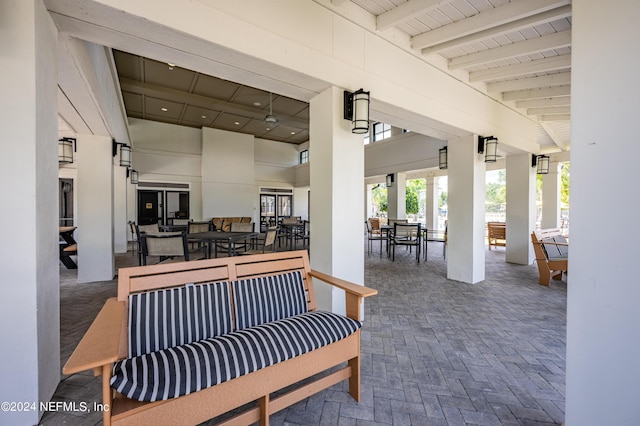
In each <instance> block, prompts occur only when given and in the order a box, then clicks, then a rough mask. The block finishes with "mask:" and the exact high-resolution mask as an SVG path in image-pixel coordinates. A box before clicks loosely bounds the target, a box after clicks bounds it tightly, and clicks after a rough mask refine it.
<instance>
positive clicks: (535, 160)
mask: <svg viewBox="0 0 640 426" xmlns="http://www.w3.org/2000/svg"><path fill="white" fill-rule="evenodd" d="M531 167H535V168H536V173H537V174H539V175H547V174H549V156H548V155H544V154H543V155H533V156H532V157H531Z"/></svg>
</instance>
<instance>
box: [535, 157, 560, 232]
mask: <svg viewBox="0 0 640 426" xmlns="http://www.w3.org/2000/svg"><path fill="white" fill-rule="evenodd" d="M559 172H560V163H549V174H546V175H542V220H541V222H540V227H541V228H542V229H547V228H560V187H561V185H560V184H561V182H560V173H559Z"/></svg>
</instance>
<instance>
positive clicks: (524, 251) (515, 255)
mask: <svg viewBox="0 0 640 426" xmlns="http://www.w3.org/2000/svg"><path fill="white" fill-rule="evenodd" d="M506 165H507V167H506V172H507V246H506V255H505V260H506V261H507V262H510V263H519V264H521V265H528V264H530V263H532V262H533V260H534V255H533V246H532V245H531V231H533V230H534V229H535V226H536V215H535V212H536V169H535V168H533V167H531V155H530V154H528V153H527V154H519V155H510V156H508V157H507V160H506Z"/></svg>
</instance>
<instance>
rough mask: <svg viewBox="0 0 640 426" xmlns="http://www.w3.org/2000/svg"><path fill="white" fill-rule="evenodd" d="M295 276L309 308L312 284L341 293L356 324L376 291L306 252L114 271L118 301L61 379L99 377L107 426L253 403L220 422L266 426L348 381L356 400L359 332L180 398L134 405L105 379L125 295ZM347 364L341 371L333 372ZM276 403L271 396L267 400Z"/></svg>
mask: <svg viewBox="0 0 640 426" xmlns="http://www.w3.org/2000/svg"><path fill="white" fill-rule="evenodd" d="M294 270H300V271H301V272H302V276H303V279H304V284H305V288H306V292H307V303H308V308H309V310H310V311H311V310H315V309H316V298H315V291H314V286H313V278H317V279H318V280H320V281H323V282H325V283H328V284H331V285H333V286H336V287H337V288H340V289H342V290H344V291H345V297H346V314H347V316H348V317H350V318H353V319H356V320H361V315H360V312H361V305H362V300H363V298H365V297H368V296H373V295H375V294H377V293H378V292H377V290H375V289H371V288H367V287H364V286H361V285H357V284H354V283H350V282H348V281H344V280H341V279H338V278H334V277H332V276H330V275H327V274H324V273H321V272H318V271H314V270H312V269H311V268H310V265H309V258H308V254H307V251H306V250H300V251H288V252H280V253H268V254H259V255H252V256H235V257H229V258H218V259H207V260H200V261H192V262H180V263H172V264H158V265H149V266H139V267H132V268H122V269H120V270H119V273H118V296H117V298H111V299H109V300H107V302H106V303H105V305H104V307H103V308H102V310H101V311H100V313H99V314H98V316H97V317H96V319H95V320H94V322H93V324H92V325H91V327H90V328H89V330H88V331H87V333H86V334H85V335H84V337H83V338H82V340H81V341H80V343H79V344H78V347H77V348H76V349H75V351H74V352H73V354H72V355H71V357H70V358H69V360H68V361H67V363H66V365H65V366H64V368H63V370H62V371H63V373H64V374H73V373H77V372H80V371H84V370H89V369H93V370H94V373H95V374H96V375H102V396H103V401H102V403H103V404H104V406H108V407H109V410H108V411H105V412H104V413H103V421H104V424H105V425H107V426H108V425H110V424H131V425H143V424H150V425H156V424H161V423H162V424H197V423H201V422H204V421H206V420H209V419H211V418H214V417H217V416H219V415H221V414H224V413H227V412H228V411H231V410H234V409H236V408H238V407H241V406H243V405H245V404H247V403H250V402H252V401H258V404H257V405H256V406H255V407H254V408H250V409H248V410H246V411H244V412H242V413H239V414H236V415H235V416H234V417H232V418H229V419H227V420H225V421H224V422H223V423H221V424H225V425H227V424H229V425H231V424H233V425H240V424H243V425H246V424H251V423H255V422H259V423H260V425H268V424H269V415H270V414H272V413H274V412H277V411H279V410H281V409H283V408H286V407H288V406H290V405H292V404H294V403H296V402H298V401H301V400H303V399H304V398H307V397H308V396H310V395H312V394H314V393H316V392H319V391H320V390H323V389H326V388H328V387H330V386H332V385H334V384H336V383H339V382H341V381H343V380H346V379H348V380H349V393H350V394H351V396H352V397H353V398H354V399H355V400H356V401H359V400H360V330H358V331H357V332H356V333H354V334H352V335H350V336H349V337H347V338H345V339H343V340H340V341H337V342H335V343H332V344H330V345H328V346H324V347H322V348H319V349H316V350H314V351H312V352H309V353H306V354H304V355H301V356H298V357H295V358H292V359H289V360H287V361H284V362H281V363H279V364H275V365H272V366H269V367H266V368H264V369H261V370H258V371H255V372H253V373H250V374H247V375H244V376H241V377H238V378H236V379H232V380H230V381H228V382H224V383H220V384H218V385H215V386H213V387H210V388H207V389H203V390H201V391H198V392H195V393H192V394H189V395H184V396H181V397H178V398H174V399H169V400H165V401H156V402H139V401H135V400H131V399H128V398H126V397H124V396H123V395H121V394H119V393H117V392H115V391H114V390H113V389H112V388H111V387H110V383H109V380H110V378H111V374H112V371H113V364H114V363H115V362H116V361H118V360H121V359H125V358H127V353H128V348H127V344H128V343H127V336H128V334H127V327H128V306H127V303H128V302H127V301H128V296H129V294H130V293H137V292H145V291H151V290H157V289H160V288H169V287H176V286H181V285H184V284H186V283H205V282H214V281H233V280H238V279H243V278H250V277H257V276H266V275H274V274H279V273H284V272H289V271H294ZM344 362H346V366H343V367H341V368H338V369H337V370H335V369H333V367H336V366H338V365H339V364H342V363H344ZM329 369H331V371H330V372H328V374H324V375H318V376H319V377H316V378H314V380H313V381H310V382H309V381H305V384H303V385H301V386H298V387H296V388H294V389H293V390H288V391H287V392H286V393H284V394H278V396H277V397H273V395H272V394H273V393H274V392H276V391H279V390H282V389H284V388H286V387H288V386H290V385H293V384H295V383H297V382H299V381H301V380H303V379H307V378H310V377H311V376H314V375H316V374H318V373H322V372H325V371H326V370H329ZM272 397H273V398H272Z"/></svg>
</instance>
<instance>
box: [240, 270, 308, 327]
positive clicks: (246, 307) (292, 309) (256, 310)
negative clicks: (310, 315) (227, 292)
mask: <svg viewBox="0 0 640 426" xmlns="http://www.w3.org/2000/svg"><path fill="white" fill-rule="evenodd" d="M232 285H233V302H234V307H235V315H236V330H242V329H244V328H248V327H253V326H256V325H260V324H265V323H268V322H271V321H276V320H279V319H283V318H288V317H292V316H294V315H298V314H301V313H304V312H307V295H306V292H305V288H304V284H303V282H302V274H301V273H300V271H295V272H288V273H285V274H280V275H271V276H267V277H258V278H251V279H247V280H239V281H234V282H233V284H232Z"/></svg>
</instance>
